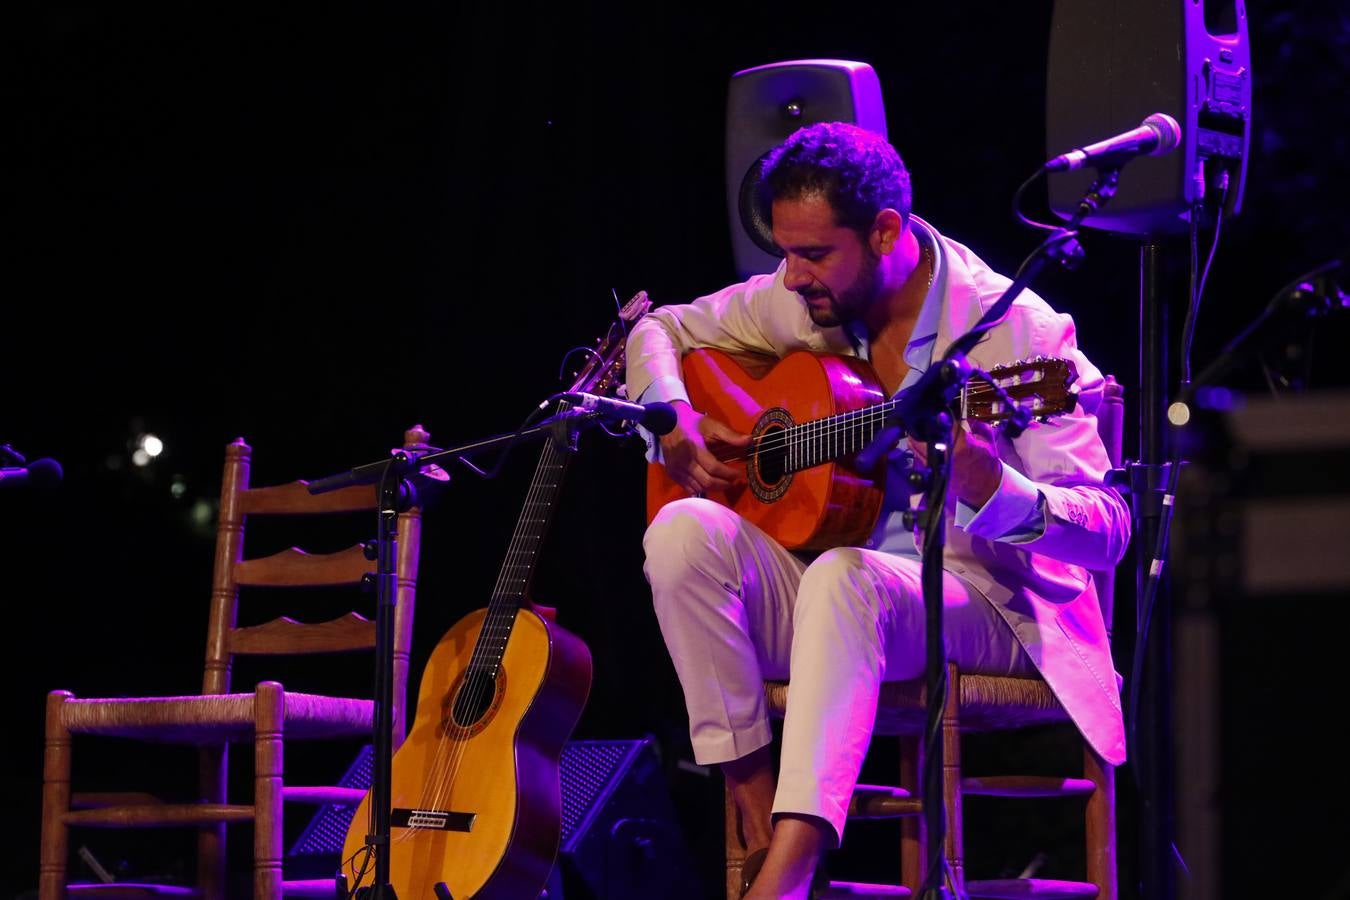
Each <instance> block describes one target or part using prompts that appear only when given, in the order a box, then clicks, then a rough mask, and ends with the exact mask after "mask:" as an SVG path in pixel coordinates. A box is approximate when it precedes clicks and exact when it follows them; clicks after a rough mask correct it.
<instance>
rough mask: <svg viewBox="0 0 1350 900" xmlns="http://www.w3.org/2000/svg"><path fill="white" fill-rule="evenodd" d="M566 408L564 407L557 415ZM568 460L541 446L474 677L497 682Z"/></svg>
mask: <svg viewBox="0 0 1350 900" xmlns="http://www.w3.org/2000/svg"><path fill="white" fill-rule="evenodd" d="M567 408H568V404H563V405H562V406H561V407H560V408H559V412H562V411H564V410H566V409H567ZM567 463H568V456H567V455H566V454H565V453H563V452H562V451H560V450H559V449H558V448H557V446H556V445H555V444H554V442H553V441H552V440H550V441H549V442H548V443H546V444H545V445H544V449H543V451H542V452H541V453H540V454H539V464H538V465H537V466H536V467H535V470H534V478H533V479H532V480H531V481H530V490H529V493H528V494H527V495H526V498H525V507H524V509H522V510H521V512H520V518H519V519H517V520H516V527H515V529H514V531H512V533H511V543H510V545H509V547H508V549H507V551H506V561H505V562H504V563H503V564H502V569H501V572H500V573H499V574H498V575H497V584H496V586H495V587H494V588H493V589H492V599H491V600H490V601H489V602H488V607H487V616H486V617H485V618H484V620H483V626H482V630H481V631H480V632H479V635H478V642H477V643H476V644H475V645H474V648H473V655H472V656H471V657H470V659H469V664H468V671H469V672H471V673H473V674H475V675H484V676H487V677H488V678H494V679H495V678H496V677H497V671H498V669H499V668H500V667H501V663H502V657H503V655H505V653H506V642H507V641H508V640H509V639H510V637H511V629H512V627H513V626H514V625H515V623H516V613H517V612H518V611H519V610H520V607H521V604H522V603H524V602H525V597H526V594H527V592H528V590H529V587H530V580H531V578H532V577H533V576H534V568H535V563H536V562H537V561H538V558H539V549H540V547H541V546H542V545H543V542H544V533H545V532H546V531H547V530H548V526H549V522H550V521H551V520H552V518H553V511H554V509H555V508H556V507H557V501H558V496H559V494H560V493H561V490H562V482H563V476H564V475H565V474H566V472H567Z"/></svg>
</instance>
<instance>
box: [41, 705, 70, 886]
mask: <svg viewBox="0 0 1350 900" xmlns="http://www.w3.org/2000/svg"><path fill="white" fill-rule="evenodd" d="M70 696H73V695H72V694H71V693H70V691H52V692H51V693H50V694H48V695H47V728H46V735H45V747H44V748H43V754H42V769H43V774H42V804H43V807H44V808H50V809H69V808H70V730H69V729H67V728H66V726H65V724H64V723H63V722H62V721H61V704H62V703H64V702H65V701H66V698H68V697H70ZM69 842H70V826H68V825H66V823H65V822H64V821H63V820H61V819H59V818H50V819H49V818H45V817H44V819H43V822H42V861H41V865H40V871H39V873H38V894H39V896H41V897H57V896H62V895H64V893H65V889H66V854H67V852H68V850H69Z"/></svg>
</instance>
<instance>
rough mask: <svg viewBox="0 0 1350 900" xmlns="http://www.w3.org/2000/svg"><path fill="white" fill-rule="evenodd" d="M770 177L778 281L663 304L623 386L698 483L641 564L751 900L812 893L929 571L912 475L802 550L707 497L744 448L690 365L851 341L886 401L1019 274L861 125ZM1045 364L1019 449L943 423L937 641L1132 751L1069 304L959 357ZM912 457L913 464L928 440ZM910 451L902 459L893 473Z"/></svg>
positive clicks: (824, 135)
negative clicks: (951, 433)
mask: <svg viewBox="0 0 1350 900" xmlns="http://www.w3.org/2000/svg"><path fill="white" fill-rule="evenodd" d="M761 191H762V199H763V202H764V208H765V209H766V210H771V212H772V216H771V219H770V221H771V225H772V229H773V238H774V241H775V243H776V244H777V245H778V247H779V248H780V249H781V250H782V252H783V255H784V257H785V259H784V261H783V263H782V264H781V265H780V266H779V267H778V269H777V271H776V272H774V273H773V274H766V275H757V276H755V277H752V278H750V279H749V280H748V281H746V282H744V283H743V284H737V285H734V286H732V287H728V288H726V289H725V290H722V291H720V292H718V293H716V294H712V295H710V296H707V297H702V298H700V299H698V300H695V301H694V302H692V303H689V304H686V305H678V306H667V307H663V308H661V309H657V310H656V311H654V312H652V313H650V314H649V315H647V316H646V317H645V318H644V319H643V320H642V321H640V322H639V323H638V325H637V326H636V327H635V328H634V329H633V333H632V335H631V336H630V339H629V342H628V395H629V396H630V397H637V398H639V399H640V400H641V401H643V402H652V401H658V400H664V401H668V402H671V403H673V404H674V406H675V408H676V410H677V413H678V425H677V427H676V428H675V430H674V431H672V432H671V433H669V434H667V435H665V436H663V437H662V438H661V439H660V445H659V448H658V447H653V451H654V455H656V454H659V458H660V459H661V460H662V461H663V462H664V464H665V466H666V470H667V474H669V476H670V477H671V478H672V479H673V480H674V481H675V482H676V483H677V484H679V485H680V486H682V487H683V488H684V489H685V490H687V491H688V492H689V494H691V495H692V496H690V497H689V498H686V499H680V500H676V501H674V502H672V503H669V504H667V505H666V506H664V507H663V508H662V509H661V510H660V512H659V513H658V514H657V515H656V517H655V519H654V520H653V521H652V523H651V526H650V527H649V528H648V530H647V533H646V537H645V540H644V546H645V550H646V565H645V572H646V576H647V579H648V581H649V582H650V583H651V587H652V596H653V602H654V604H655V608H656V614H657V618H658V620H659V622H660V626H661V631H662V633H663V635H664V638H665V641H666V645H667V647H668V649H669V651H670V655H671V658H672V660H673V661H674V664H675V669H676V672H677V674H678V676H679V679H680V682H681V685H682V686H683V690H684V695H685V703H686V706H687V707H688V712H689V719H690V722H689V728H690V736H691V740H692V744H693V749H694V754H695V757H696V759H697V760H698V761H699V762H700V763H704V764H709V763H720V764H721V765H722V769H723V771H724V773H725V775H726V778H727V780H728V784H729V785H730V787H731V789H732V793H733V795H734V797H735V800H736V803H737V805H738V807H739V809H740V812H741V816H742V820H743V833H744V837H745V841H746V846H747V848H748V850H749V852H750V855H749V856H748V857H747V862H746V881H747V887H748V892H747V894H746V896H747V897H749V898H752V900H756V898H768V897H773V898H779V897H793V898H796V897H806V896H808V892H809V889H810V884H811V880H812V877H813V873H814V871H815V867H816V865H817V863H818V861H819V858H820V855H821V853H822V852H823V851H824V850H826V849H829V848H830V847H832V846H835V845H837V843H838V841H839V840H840V838H841V836H842V833H843V828H844V819H845V814H846V811H847V809H848V802H849V797H850V794H851V792H852V790H853V787H854V785H855V784H856V782H857V778H858V773H859V770H860V768H861V766H862V762H863V758H864V756H865V754H866V752H867V747H868V744H869V741H870V739H871V733H872V728H873V724H874V720H875V718H876V706H877V695H878V690H879V685H880V683H881V682H882V681H883V680H887V679H889V680H900V679H909V678H916V677H919V676H921V675H922V674H923V672H924V656H925V653H924V634H925V629H924V610H923V596H922V591H921V588H920V569H921V567H920V562H919V554H918V551H917V550H916V546H915V540H914V537H913V535H912V534H911V533H910V532H909V531H908V530H907V529H906V528H905V527H904V526H903V525H902V521H901V519H902V516H901V513H902V510H903V509H905V508H907V507H908V504H909V502H910V497H909V495H908V492H907V490H906V489H905V488H904V487H903V483H902V481H901V480H900V479H894V480H892V481H891V482H890V483H891V486H892V489H891V490H888V491H887V498H886V501H885V502H884V503H883V506H882V511H881V515H880V517H879V519H878V521H877V522H876V525H875V528H874V529H873V530H872V532H871V536H870V538H869V539H867V540H866V541H865V542H864V543H863V544H862V545H861V546H856V547H838V548H835V549H831V550H828V551H826V552H824V553H821V554H819V555H818V556H815V557H814V558H812V557H811V556H810V555H807V554H795V553H791V552H789V551H787V550H785V549H784V548H783V547H782V546H781V545H780V544H779V543H778V542H777V541H775V540H774V539H773V538H772V537H771V536H769V535H768V534H766V533H765V532H764V531H762V530H760V529H759V528H757V527H756V526H755V525H753V524H751V523H750V522H748V521H746V520H744V519H743V518H741V517H740V516H738V515H737V514H736V513H734V512H732V511H731V510H730V509H728V508H726V507H725V506H722V505H719V504H717V503H714V502H713V501H711V500H707V499H703V498H702V494H703V493H704V492H705V491H710V490H722V489H726V488H728V487H731V486H733V485H734V484H735V483H736V482H737V481H738V479H741V478H743V474H742V473H741V472H739V471H738V470H737V469H735V468H733V467H732V466H729V465H727V464H726V463H725V462H723V461H722V460H721V459H720V458H719V456H718V455H717V453H716V452H715V451H721V452H722V455H723V456H725V455H726V451H727V450H729V449H734V448H743V447H745V446H746V445H747V444H748V442H749V438H748V436H746V435H744V434H738V433H736V432H735V431H733V430H732V429H731V428H730V427H729V426H727V425H726V424H724V423H721V422H717V421H714V420H713V419H712V418H711V417H709V416H706V415H703V414H701V413H700V412H699V411H698V410H696V409H693V408H692V407H691V406H690V405H689V402H688V394H687V393H686V391H685V389H684V384H683V382H682V380H681V357H682V355H683V354H684V353H686V352H687V351H690V350H693V349H696V348H700V347H715V348H719V349H722V350H727V351H732V352H753V353H763V354H772V355H773V356H777V357H782V356H783V355H785V354H787V353H789V352H790V351H793V350H798V349H809V350H815V351H828V352H833V353H839V354H848V355H853V356H857V357H861V358H862V359H864V360H867V361H868V362H869V363H870V364H871V367H872V368H873V369H874V370H875V372H876V374H877V376H878V377H879V379H880V381H881V384H882V385H883V386H884V388H885V390H886V392H887V393H888V394H894V393H895V392H897V391H902V390H904V389H905V388H906V387H907V386H908V385H910V384H912V383H913V382H914V381H915V380H916V379H917V378H918V377H919V375H920V374H922V372H923V371H924V370H925V369H926V368H927V367H928V366H929V365H930V364H931V363H932V362H933V361H934V360H936V359H939V358H941V355H942V354H943V353H944V352H945V351H946V349H947V347H948V346H949V345H950V344H951V342H952V341H953V340H954V339H955V338H957V337H959V336H960V335H961V334H964V333H965V332H966V331H967V330H968V329H969V328H970V327H971V326H972V325H973V324H975V322H976V321H977V320H978V319H979V318H980V316H981V315H982V314H983V312H984V311H985V310H986V309H987V308H989V306H991V305H992V304H993V303H994V302H995V301H996V300H997V299H998V297H999V296H1000V295H1001V294H1002V292H1003V290H1004V288H1005V287H1006V286H1007V285H1008V283H1009V282H1008V279H1007V278H1005V277H1003V276H1001V275H999V274H998V273H996V272H994V271H992V270H991V269H990V268H989V267H988V266H987V265H986V264H985V263H984V262H982V261H981V260H980V259H979V257H977V256H976V255H975V254H974V253H972V252H971V251H970V250H969V249H968V248H966V247H964V246H962V245H961V244H959V243H957V242H955V241H953V240H951V239H949V238H947V237H944V236H943V235H942V234H940V233H939V232H938V231H937V229H935V228H934V227H933V226H931V225H929V224H928V223H927V222H924V221H922V220H921V219H919V218H917V217H916V216H914V215H912V214H911V212H910V200H911V193H910V181H909V174H908V172H907V171H906V169H905V167H904V164H903V163H902V162H901V160H900V157H899V156H898V155H897V154H896V152H895V150H894V148H892V147H891V146H890V144H888V143H887V142H886V141H885V140H884V139H883V138H881V137H879V136H877V135H875V134H872V133H870V132H867V131H864V130H862V129H860V128H857V127H855V126H852V125H846V124H840V123H822V124H818V125H813V126H810V127H807V128H803V129H801V130H799V131H798V132H796V133H795V134H793V135H792V136H791V137H790V138H789V139H788V140H787V141H786V142H785V143H784V144H783V145H782V146H780V147H779V148H777V149H776V150H775V151H774V152H773V153H772V154H771V155H770V156H769V158H768V159H767V160H766V162H765V166H764V174H763V179H762V184H761ZM1038 355H1040V356H1047V357H1060V358H1065V359H1068V360H1070V361H1071V362H1072V363H1073V364H1074V365H1075V366H1076V368H1077V371H1078V374H1079V380H1078V382H1077V386H1078V388H1079V390H1080V394H1079V402H1078V405H1077V407H1076V408H1075V409H1074V410H1073V411H1072V412H1071V413H1070V414H1067V415H1065V416H1063V417H1061V418H1059V419H1057V420H1055V421H1053V422H1051V423H1038V424H1033V425H1032V426H1031V427H1029V428H1028V429H1026V431H1025V432H1024V433H1023V434H1022V435H1021V436H1020V437H1017V438H1015V439H1010V438H1009V437H1008V436H1007V435H1006V434H1005V433H1002V432H996V431H994V430H993V429H992V428H990V427H989V426H986V425H982V424H978V423H970V422H968V423H963V424H962V425H961V426H960V427H958V429H957V438H956V440H955V442H954V446H953V448H952V481H951V485H950V489H949V492H948V508H947V515H948V520H947V522H948V544H947V548H946V557H945V565H944V569H945V572H944V581H943V590H944V609H945V613H944V615H945V636H946V642H947V653H948V655H949V658H950V659H951V660H952V661H954V662H955V663H957V664H958V665H959V666H960V667H961V668H962V669H963V670H964V671H970V672H979V673H986V674H1034V673H1036V672H1039V673H1040V675H1041V676H1043V677H1044V678H1045V680H1046V681H1047V682H1048V683H1049V685H1050V687H1051V688H1052V689H1053V690H1054V692H1055V694H1056V696H1058V698H1059V699H1060V701H1061V702H1062V704H1063V705H1064V707H1065V709H1066V710H1067V711H1068V712H1069V714H1070V715H1071V716H1072V718H1073V720H1074V721H1075V722H1076V723H1077V725H1078V727H1079V728H1080V729H1081V731H1082V732H1083V734H1084V735H1085V736H1086V738H1087V740H1088V741H1089V742H1090V743H1091V744H1092V746H1093V747H1094V748H1095V750H1096V751H1097V752H1098V753H1099V754H1100V755H1101V756H1102V757H1103V758H1104V759H1106V760H1107V761H1108V762H1111V763H1114V764H1120V763H1121V762H1123V761H1124V755H1125V735H1124V726H1123V722H1122V717H1121V709H1120V696H1119V692H1118V689H1117V683H1116V676H1115V674H1114V668H1113V665H1112V660H1111V651H1110V646H1109V644H1108V641H1107V634H1106V627H1105V625H1104V623H1103V621H1102V612H1101V609H1100V607H1099V605H1098V602H1097V596H1096V591H1095V589H1094V587H1093V584H1092V580H1091V578H1090V577H1089V575H1088V573H1087V569H1090V568H1107V567H1110V566H1112V565H1114V564H1115V563H1116V562H1117V561H1118V560H1119V559H1120V558H1121V556H1122V555H1123V554H1124V552H1125V549H1126V545H1127V543H1128V541H1129V528H1130V513H1129V509H1128V508H1127V506H1126V504H1125V503H1124V502H1123V501H1122V500H1121V498H1120V496H1119V495H1118V494H1117V493H1116V492H1115V491H1113V490H1112V489H1110V488H1107V487H1104V486H1103V484H1102V481H1103V478H1104V477H1105V474H1106V472H1107V470H1108V469H1109V468H1110V464H1109V462H1108V460H1107V455H1106V451H1105V449H1104V448H1103V446H1102V444H1101V441H1100V439H1099V438H1098V435H1097V427H1096V419H1095V416H1094V415H1093V412H1094V410H1095V409H1096V406H1097V404H1098V402H1099V401H1100V398H1101V387H1102V376H1101V374H1100V373H1099V372H1098V371H1097V369H1096V368H1095V367H1093V365H1092V364H1091V363H1090V362H1088V360H1087V358H1086V357H1084V356H1083V354H1082V353H1081V352H1080V351H1079V350H1078V347H1077V345H1076V343H1075V337H1074V327H1073V322H1072V321H1071V320H1070V318H1069V317H1068V316H1066V315H1062V314H1059V313H1056V312H1055V311H1054V310H1052V309H1051V308H1050V307H1049V306H1048V305H1047V304H1046V303H1045V302H1044V301H1043V300H1041V299H1040V298H1039V297H1037V296H1035V295H1034V294H1031V293H1029V292H1023V293H1022V295H1021V296H1020V297H1018V298H1017V300H1016V302H1015V303H1014V305H1013V306H1012V309H1011V311H1010V312H1009V314H1008V315H1007V317H1006V318H1005V319H1004V320H1003V321H1002V322H1001V323H1000V324H999V325H997V326H996V327H995V328H994V329H993V330H992V331H991V332H989V334H987V335H986V336H985V338H984V340H983V341H982V342H981V343H980V345H979V346H978V347H976V349H975V350H974V351H973V352H972V353H971V354H970V359H971V361H972V363H974V364H975V365H978V366H980V367H982V368H984V369H986V370H987V369H990V368H993V367H994V366H996V365H999V364H1004V363H1010V362H1014V361H1017V360H1021V359H1025V358H1030V357H1035V356H1038ZM913 443H915V444H917V443H918V442H917V441H915V442H913ZM903 446H904V445H903V442H902V448H903ZM911 450H912V451H913V452H916V453H918V454H920V456H922V453H923V450H924V447H923V445H919V446H914V447H911ZM904 455H905V454H904V452H903V450H901V451H899V452H895V453H892V455H891V465H892V466H894V465H896V464H898V463H899V462H900V461H901V460H900V458H901V457H903V456H904ZM785 678H787V679H791V682H792V690H791V691H790V692H789V699H788V706H787V711H786V716H785V718H784V722H783V746H782V752H781V760H780V769H779V772H778V776H777V780H776V781H775V777H774V773H773V771H772V767H771V763H770V756H769V750H768V746H767V745H768V744H769V741H770V739H771V732H770V726H769V720H768V715H767V713H766V709H765V701H764V694H763V681H764V680H765V679H785Z"/></svg>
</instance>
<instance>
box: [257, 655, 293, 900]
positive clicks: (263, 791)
mask: <svg viewBox="0 0 1350 900" xmlns="http://www.w3.org/2000/svg"><path fill="white" fill-rule="evenodd" d="M253 702H254V703H255V704H256V705H257V706H256V719H255V722H256V724H255V726H254V728H255V734H254V745H253V754H254V759H253V897H254V900H281V850H282V847H281V845H282V821H283V820H282V800H281V787H282V783H281V782H282V769H283V763H284V760H285V757H284V750H283V749H282V729H283V726H284V723H285V715H286V696H285V693H284V691H283V690H282V687H281V685H280V684H277V683H276V682H275V681H267V682H263V683H262V684H259V685H258V689H257V693H256V694H255V695H254V701H253Z"/></svg>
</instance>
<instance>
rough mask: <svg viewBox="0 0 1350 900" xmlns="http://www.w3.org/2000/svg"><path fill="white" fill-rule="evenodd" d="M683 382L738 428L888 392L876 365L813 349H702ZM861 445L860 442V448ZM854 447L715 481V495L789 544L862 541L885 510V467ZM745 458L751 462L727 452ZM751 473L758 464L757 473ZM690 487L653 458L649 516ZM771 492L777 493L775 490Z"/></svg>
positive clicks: (865, 403) (805, 417)
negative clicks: (781, 469)
mask: <svg viewBox="0 0 1350 900" xmlns="http://www.w3.org/2000/svg"><path fill="white" fill-rule="evenodd" d="M683 367H684V383H685V387H686V389H687V390H688V391H689V400H690V402H691V403H692V404H693V407H694V408H695V409H697V410H699V411H700V412H704V413H707V414H708V415H710V416H712V417H713V418H714V419H719V420H721V421H722V422H725V423H726V424H727V425H730V426H731V427H732V428H734V429H736V430H737V431H740V432H743V433H745V434H751V435H755V434H756V431H757V430H758V431H759V435H757V436H762V435H764V434H769V433H772V432H773V431H774V430H777V429H779V428H781V427H783V426H784V425H785V424H792V423H800V422H807V421H811V420H814V419H821V418H824V417H826V416H832V415H837V414H839V413H844V412H851V411H853V410H859V409H863V408H865V407H869V406H874V405H876V404H878V403H880V402H881V401H883V400H884V399H885V391H884V390H883V389H882V387H881V382H880V380H879V379H878V378H877V376H876V374H875V373H874V372H873V371H872V368H871V366H869V365H868V364H867V363H866V362H864V361H863V360H861V359H855V358H853V357H849V356H836V355H831V354H817V353H812V352H809V351H805V350H799V351H796V352H794V353H790V354H788V355H787V356H785V357H783V358H782V359H781V360H773V359H761V358H749V359H748V358H746V357H739V356H732V355H731V354H728V353H723V352H722V351H720V350H710V349H705V350H695V351H693V352H691V353H689V354H687V355H686V356H685V357H684V363H683ZM859 449H861V448H859ZM850 459H851V454H845V455H843V456H841V457H840V458H839V459H837V460H835V461H831V462H825V463H823V464H821V465H818V466H814V467H812V468H809V469H802V470H800V471H797V472H791V473H788V474H785V475H783V476H782V477H780V478H775V479H770V480H768V481H766V482H764V483H762V484H757V485H756V486H757V487H759V488H760V490H759V491H758V492H757V491H756V490H755V489H754V488H753V487H752V486H751V485H750V484H747V485H746V486H738V487H736V488H734V489H732V490H730V491H725V492H723V491H713V492H709V493H708V495H707V496H708V497H709V498H710V499H712V500H716V501H717V502H719V503H722V504H724V505H725V506H728V507H730V508H731V509H733V510H735V511H736V512H738V513H740V515H741V516H742V517H744V518H745V519H747V520H748V521H750V522H752V523H754V524H755V525H758V526H759V527H760V528H762V529H763V530H764V531H766V532H768V533H769V534H771V535H773V536H774V537H775V538H777V539H778V541H779V543H781V544H782V545H783V546H785V547H787V548H788V549H808V550H810V549H818V550H823V549H828V548H830V547H838V546H842V545H846V544H854V543H857V542H859V541H861V540H863V539H864V538H866V536H867V535H868V533H870V532H871V530H872V527H873V525H875V524H876V519H877V515H878V514H879V513H880V511H881V501H882V495H883V480H884V473H883V474H878V475H877V476H876V477H871V476H868V475H864V474H861V473H859V472H856V471H854V470H853V469H851V468H850ZM728 464H729V465H733V466H739V467H745V462H744V461H742V462H733V461H730V460H729V461H728ZM748 474H749V475H750V476H751V479H750V480H751V481H763V479H755V478H754V476H755V474H756V473H754V472H753V471H751V472H750V473H748ZM687 496H688V492H686V491H685V490H684V489H683V488H681V487H680V486H679V485H677V484H676V483H675V482H673V481H671V480H670V478H669V477H667V476H666V471H665V467H664V466H662V465H660V464H659V463H653V464H652V465H651V466H650V467H649V468H648V472H647V518H648V521H650V520H651V519H652V517H654V516H655V515H656V512H657V510H659V509H660V508H661V507H662V506H665V505H666V504H667V503H669V502H670V501H672V500H676V499H679V498H680V497H687ZM770 498H771V499H770Z"/></svg>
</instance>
